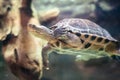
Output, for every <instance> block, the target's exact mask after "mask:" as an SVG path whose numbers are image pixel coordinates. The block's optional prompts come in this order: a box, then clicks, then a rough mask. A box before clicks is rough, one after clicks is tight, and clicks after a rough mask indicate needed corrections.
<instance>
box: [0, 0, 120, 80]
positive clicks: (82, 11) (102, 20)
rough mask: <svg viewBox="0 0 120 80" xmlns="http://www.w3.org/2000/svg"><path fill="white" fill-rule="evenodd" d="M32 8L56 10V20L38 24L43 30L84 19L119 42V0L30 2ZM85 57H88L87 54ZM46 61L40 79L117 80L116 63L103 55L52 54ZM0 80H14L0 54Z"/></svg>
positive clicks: (118, 68) (119, 68)
mask: <svg viewBox="0 0 120 80" xmlns="http://www.w3.org/2000/svg"><path fill="white" fill-rule="evenodd" d="M33 5H34V6H35V9H37V11H39V12H42V13H44V12H45V11H47V10H54V9H60V14H59V16H58V17H57V18H54V19H50V20H48V21H42V22H41V24H43V25H45V26H47V27H50V26H51V25H53V24H55V23H56V22H58V21H59V20H61V19H63V18H85V19H89V20H91V21H93V22H95V23H97V24H99V25H100V26H101V27H103V28H105V29H106V30H108V32H110V34H111V35H112V36H113V37H114V38H115V39H117V40H120V1H119V0H33ZM94 53H96V52H93V54H94ZM86 54H88V55H89V52H86ZM49 60H50V70H49V71H46V70H44V72H43V78H42V80H120V63H119V62H117V61H115V60H112V59H110V58H109V57H107V56H103V57H99V58H98V57H97V56H96V57H88V56H87V55H85V56H83V57H82V58H80V57H78V58H77V59H76V54H75V55H72V54H71V55H68V54H57V53H56V52H52V53H51V54H50V56H49ZM0 80H18V79H16V78H15V77H14V76H13V75H12V74H11V73H10V72H9V69H8V67H7V65H6V64H5V62H4V59H3V57H2V55H1V54H0Z"/></svg>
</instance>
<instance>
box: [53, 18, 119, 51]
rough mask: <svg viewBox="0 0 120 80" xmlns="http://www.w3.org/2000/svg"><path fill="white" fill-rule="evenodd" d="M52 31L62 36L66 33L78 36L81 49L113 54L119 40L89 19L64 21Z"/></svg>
mask: <svg viewBox="0 0 120 80" xmlns="http://www.w3.org/2000/svg"><path fill="white" fill-rule="evenodd" d="M51 29H52V30H53V31H54V34H61V33H62V32H64V31H66V32H67V33H68V32H69V33H73V34H75V35H76V36H78V37H79V38H80V40H81V43H82V44H81V45H80V46H79V49H86V48H90V49H97V50H105V51H107V52H112V51H115V49H116V42H117V40H116V39H114V38H113V37H112V36H111V35H110V34H109V33H108V31H106V30H105V29H103V28H102V27H100V26H99V25H97V24H96V23H94V22H92V21H90V20H87V19H78V18H69V19H63V20H61V21H59V22H58V23H57V24H55V25H54V26H52V27H51ZM61 30H62V31H61ZM109 46H111V47H109ZM77 48H78V47H77Z"/></svg>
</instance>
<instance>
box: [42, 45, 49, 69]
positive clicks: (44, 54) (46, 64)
mask: <svg viewBox="0 0 120 80" xmlns="http://www.w3.org/2000/svg"><path fill="white" fill-rule="evenodd" d="M49 51H51V47H50V46H49V44H48V45H47V46H45V47H44V48H43V49H42V58H43V66H44V68H45V69H46V70H49V60H48V53H49Z"/></svg>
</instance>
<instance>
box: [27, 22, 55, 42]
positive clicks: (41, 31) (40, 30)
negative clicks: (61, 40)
mask: <svg viewBox="0 0 120 80" xmlns="http://www.w3.org/2000/svg"><path fill="white" fill-rule="evenodd" d="M28 30H29V31H30V32H31V33H32V34H33V35H35V36H36V37H39V38H41V39H44V40H47V41H51V40H53V39H54V37H53V31H52V30H50V29H49V28H47V27H45V26H42V25H40V26H39V25H35V24H29V25H28Z"/></svg>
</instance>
